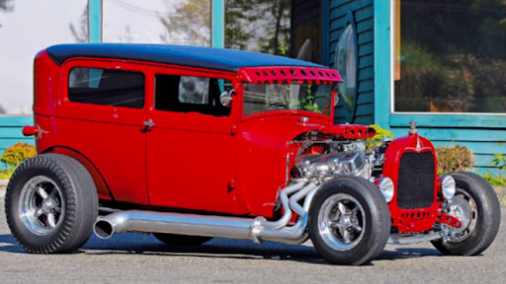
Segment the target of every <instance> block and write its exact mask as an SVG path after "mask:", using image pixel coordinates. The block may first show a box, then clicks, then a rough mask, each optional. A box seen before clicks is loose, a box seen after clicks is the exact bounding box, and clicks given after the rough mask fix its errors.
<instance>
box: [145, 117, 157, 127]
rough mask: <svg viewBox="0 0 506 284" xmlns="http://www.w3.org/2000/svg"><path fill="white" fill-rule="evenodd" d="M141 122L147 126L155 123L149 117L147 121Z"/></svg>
mask: <svg viewBox="0 0 506 284" xmlns="http://www.w3.org/2000/svg"><path fill="white" fill-rule="evenodd" d="M142 124H144V126H146V127H147V128H150V127H153V126H154V125H155V123H154V122H153V120H152V119H151V118H150V119H148V120H147V121H144V122H143V123H142Z"/></svg>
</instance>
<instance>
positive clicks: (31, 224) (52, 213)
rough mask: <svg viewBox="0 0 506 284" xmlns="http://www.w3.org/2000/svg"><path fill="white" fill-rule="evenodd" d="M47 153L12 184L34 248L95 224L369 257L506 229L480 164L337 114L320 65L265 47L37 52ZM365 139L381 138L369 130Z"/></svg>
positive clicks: (346, 259)
mask: <svg viewBox="0 0 506 284" xmlns="http://www.w3.org/2000/svg"><path fill="white" fill-rule="evenodd" d="M34 66H35V67H34V68H35V79H34V80H35V91H34V92H35V93H34V106H33V110H34V126H26V127H25V128H24V129H23V132H24V134H25V135H34V136H35V137H36V145H37V151H38V153H39V155H38V156H36V157H34V158H32V159H29V160H28V161H26V162H24V163H23V164H21V165H20V166H19V167H18V168H17V169H16V171H15V173H14V175H13V177H12V179H11V180H10V182H9V185H8V188H7V195H6V200H5V203H6V205H5V208H6V215H7V221H8V224H9V227H10V229H11V231H12V233H13V235H14V237H15V238H16V239H17V240H18V241H19V243H20V244H21V245H22V246H23V247H24V248H25V249H26V250H28V251H29V252H33V253H61V252H71V251H74V250H76V249H78V248H80V247H81V246H82V245H83V244H84V243H85V242H86V241H87V240H88V238H89V237H90V235H91V234H92V232H95V234H96V235H97V236H98V237H100V238H103V239H106V238H110V237H111V236H113V235H114V234H118V233H121V232H142V233H153V234H154V235H155V236H156V237H157V238H158V239H159V240H160V241H162V242H164V243H167V244H170V245H198V244H202V243H204V242H206V241H208V240H210V239H211V238H212V237H223V238H237V239H249V240H252V241H254V242H262V241H266V240H269V241H277V242H282V243H289V244H300V243H303V242H305V241H306V240H308V239H309V238H310V239H311V240H312V242H313V244H314V246H315V248H316V249H317V250H318V252H320V253H321V255H322V256H323V257H324V258H325V259H327V260H328V261H329V262H331V263H336V264H354V265H357V264H362V263H365V262H368V261H370V260H372V259H374V258H375V257H377V256H378V255H379V254H380V253H381V251H382V250H383V249H384V246H385V245H386V244H387V242H389V243H394V244H405V243H414V242H429V241H430V242H432V243H433V244H434V246H435V247H436V248H437V249H438V250H439V251H441V252H442V253H443V254H449V255H476V254H479V253H481V252H482V251H484V250H485V249H486V248H487V247H488V246H489V245H490V244H491V243H492V241H493V240H494V238H495V236H496V234H497V231H498V227H499V222H500V210H499V202H498V199H497V196H496V195H495V193H494V192H493V190H492V188H491V186H490V185H489V184H487V183H486V182H485V181H484V180H483V179H481V178H480V177H479V176H477V175H475V174H473V173H467V172H458V173H451V174H448V175H444V176H437V162H436V154H435V151H434V146H433V145H432V144H431V142H430V141H429V140H427V139H425V138H423V137H421V136H419V135H418V134H417V131H416V126H415V124H412V127H411V130H410V131H409V133H406V134H407V135H406V136H405V137H402V138H399V139H396V140H394V141H391V140H390V139H383V140H382V141H373V142H371V141H366V139H368V138H372V137H373V136H375V130H374V129H373V128H370V127H367V126H362V125H351V124H344V125H334V124H333V117H334V106H335V105H336V104H337V101H338V94H337V92H336V86H337V85H338V84H339V83H340V82H341V81H342V80H341V78H340V76H339V74H338V73H337V72H336V71H335V70H331V69H329V68H326V67H324V66H320V65H316V64H312V63H308V62H304V61H299V60H294V59H289V58H283V57H277V56H271V55H265V54H259V53H252V52H244V51H236V50H226V49H212V48H200V47H181V46H166V45H127V44H70V45H57V46H52V47H49V48H47V49H46V50H43V51H41V52H40V53H39V54H38V55H37V56H36V58H35V65H34ZM368 143H375V144H371V146H368V145H369V144H368Z"/></svg>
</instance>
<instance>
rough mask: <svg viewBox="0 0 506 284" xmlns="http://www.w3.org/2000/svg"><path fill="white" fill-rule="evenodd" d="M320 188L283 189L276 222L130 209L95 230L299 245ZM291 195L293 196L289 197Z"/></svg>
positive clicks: (311, 185)
mask: <svg viewBox="0 0 506 284" xmlns="http://www.w3.org/2000/svg"><path fill="white" fill-rule="evenodd" d="M317 189H318V186H317V185H316V184H315V183H314V182H310V183H308V184H306V182H305V181H301V182H299V183H296V184H294V185H291V186H288V187H286V188H285V189H283V190H282V191H281V194H280V199H281V203H282V205H283V208H284V212H285V213H284V214H283V216H282V217H281V218H280V219H279V220H277V221H267V220H266V219H265V218H263V217H257V218H254V219H249V218H238V217H222V216H207V215H196V214H181V213H162V212H151V211H140V210H128V211H120V212H116V213H112V214H110V215H107V216H105V217H101V218H99V219H98V220H97V222H96V223H95V226H94V232H95V235H97V236H98V237H99V238H101V239H108V238H110V237H112V236H113V235H115V234H119V233H122V232H143V233H165V234H179V235H189V236H205V237H219V238H232V239H248V240H252V241H254V242H257V243H258V242H261V241H263V240H269V241H277V242H283V243H290V244H300V243H303V242H305V241H306V240H307V238H308V234H307V230H306V228H307V219H308V216H307V211H308V209H309V205H310V202H311V200H310V199H311V198H312V196H314V193H315V192H316V190H317ZM289 194H293V195H292V196H291V197H290V198H288V195H289ZM304 197H307V198H306V200H305V201H304V206H301V205H299V203H298V202H299V201H300V200H301V199H302V198H304ZM293 212H295V213H297V214H298V215H299V216H300V217H299V219H298V221H297V223H296V224H295V225H293V226H288V223H289V221H290V219H291V217H292V214H293Z"/></svg>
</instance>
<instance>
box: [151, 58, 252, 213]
mask: <svg viewBox="0 0 506 284" xmlns="http://www.w3.org/2000/svg"><path fill="white" fill-rule="evenodd" d="M152 77H153V78H152V79H153V82H152V84H153V94H154V99H153V102H152V103H153V107H152V108H151V112H150V113H149V115H148V116H149V119H150V120H149V122H150V125H149V127H148V128H149V129H148V131H147V177H148V192H149V194H148V195H149V200H150V204H151V205H154V206H165V207H171V208H180V209H191V210H200V211H212V212H226V213H237V212H241V213H242V212H245V209H244V206H243V204H242V203H241V201H242V196H240V194H239V193H238V190H236V188H235V187H236V184H237V176H238V174H237V172H236V163H237V161H236V156H237V155H235V153H236V150H237V149H236V144H237V141H236V137H235V136H234V133H233V129H234V127H235V125H236V122H237V121H236V119H235V118H236V117H237V115H235V113H236V111H238V110H236V108H234V107H231V108H228V107H224V106H222V105H221V103H220V94H221V93H222V92H223V91H224V90H225V89H226V88H228V89H230V88H232V83H231V79H232V78H233V77H231V76H222V77H220V76H217V75H213V74H206V73H198V72H190V71H184V70H168V69H163V68H160V69H155V71H154V72H153V74H152Z"/></svg>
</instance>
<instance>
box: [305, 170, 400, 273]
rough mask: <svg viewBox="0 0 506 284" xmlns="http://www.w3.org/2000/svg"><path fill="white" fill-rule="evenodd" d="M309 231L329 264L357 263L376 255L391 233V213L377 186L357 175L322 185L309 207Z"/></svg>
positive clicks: (317, 248) (314, 243) (315, 244)
mask: <svg viewBox="0 0 506 284" xmlns="http://www.w3.org/2000/svg"><path fill="white" fill-rule="evenodd" d="M309 222H310V223H309V233H310V236H311V240H312V241H313V245H314V246H315V248H316V250H318V252H319V253H320V254H321V255H322V256H323V257H324V258H325V259H326V260H327V261H329V262H330V263H333V264H349V265H360V264H363V263H367V262H369V261H371V260H372V259H374V258H375V257H377V256H378V255H379V254H380V253H381V252H382V251H383V248H384V247H385V245H386V243H387V241H388V237H389V234H390V213H389V211H388V205H387V203H386V201H385V199H384V197H383V195H382V194H381V193H380V191H379V189H378V188H377V187H376V186H375V185H373V184H372V183H370V182H369V181H367V180H365V179H362V178H358V177H343V178H339V179H336V180H332V181H330V182H328V183H326V184H324V185H323V186H322V188H321V189H320V190H319V191H318V192H317V194H316V195H315V197H314V199H313V201H312V203H311V208H310V209H309Z"/></svg>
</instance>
